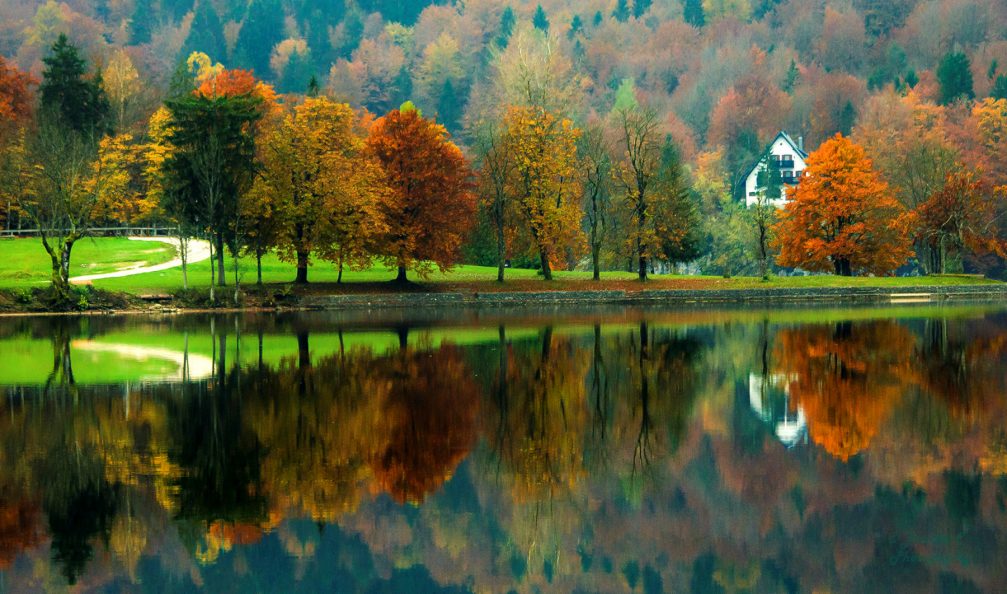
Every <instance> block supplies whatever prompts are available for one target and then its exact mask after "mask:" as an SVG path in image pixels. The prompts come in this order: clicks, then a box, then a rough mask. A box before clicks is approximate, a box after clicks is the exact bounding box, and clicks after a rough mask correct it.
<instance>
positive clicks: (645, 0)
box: [633, 0, 652, 18]
mask: <svg viewBox="0 0 1007 594" xmlns="http://www.w3.org/2000/svg"><path fill="white" fill-rule="evenodd" d="M651 2H652V0H636V2H634V3H633V16H634V17H636V18H640V17H642V16H643V15H645V14H647V11H648V10H650V5H651Z"/></svg>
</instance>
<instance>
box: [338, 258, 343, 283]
mask: <svg viewBox="0 0 1007 594" xmlns="http://www.w3.org/2000/svg"><path fill="white" fill-rule="evenodd" d="M336 284H337V285H341V284H343V259H342V258H339V274H338V275H337V276H336Z"/></svg>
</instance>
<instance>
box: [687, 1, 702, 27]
mask: <svg viewBox="0 0 1007 594" xmlns="http://www.w3.org/2000/svg"><path fill="white" fill-rule="evenodd" d="M682 18H684V19H685V22H687V23H689V24H690V25H692V26H693V27H702V26H703V25H705V24H706V13H705V12H704V11H703V0H685V5H684V6H683V8H682Z"/></svg>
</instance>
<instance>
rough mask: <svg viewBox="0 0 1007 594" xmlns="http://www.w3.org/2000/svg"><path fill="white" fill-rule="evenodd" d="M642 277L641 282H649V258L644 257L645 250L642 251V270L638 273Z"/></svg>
mask: <svg viewBox="0 0 1007 594" xmlns="http://www.w3.org/2000/svg"><path fill="white" fill-rule="evenodd" d="M637 273H638V274H639V276H640V280H642V281H646V280H647V256H644V255H643V249H642V248H641V250H640V268H639V270H638V271H637Z"/></svg>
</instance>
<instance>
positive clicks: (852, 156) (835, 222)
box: [776, 134, 911, 276]
mask: <svg viewBox="0 0 1007 594" xmlns="http://www.w3.org/2000/svg"><path fill="white" fill-rule="evenodd" d="M806 175H807V177H806V179H804V180H803V181H802V182H801V184H800V185H799V186H797V187H796V188H792V189H791V190H789V197H790V202H788V203H787V206H786V208H785V210H784V211H783V212H782V213H781V215H780V222H779V223H777V225H776V237H777V239H776V244H777V247H778V248H779V249H780V255H779V257H778V258H777V262H778V263H779V264H780V265H781V266H794V267H801V268H804V269H807V270H819V271H829V270H832V271H834V272H835V273H836V274H839V275H843V276H851V275H852V274H853V273H854V272H869V273H875V274H883V273H888V272H891V271H892V270H893V269H895V268H898V267H899V266H900V265H902V264H903V263H904V262H905V261H906V260H907V259H908V258H909V256H910V254H911V251H910V249H909V239H908V236H907V233H906V231H905V228H904V227H905V221H904V218H905V217H904V216H903V215H904V213H905V210H904V209H903V207H902V206H901V205H900V204H899V202H898V201H897V200H896V199H895V197H894V196H893V195H892V192H891V190H890V189H889V187H888V184H886V183H885V182H884V181H882V180H880V179H879V178H878V175H877V174H876V173H875V171H874V167H873V165H872V163H871V160H870V159H869V158H868V157H867V155H866V153H865V151H864V149H863V148H862V147H861V146H860V145H858V144H855V143H854V142H852V141H851V140H850V139H848V138H844V137H843V136H842V135H841V134H836V136H835V137H833V138H831V139H829V140H828V141H826V142H825V143H824V144H822V146H821V147H819V149H818V150H817V151H815V152H814V153H812V154H811V155H810V156H809V157H808V168H807V170H806Z"/></svg>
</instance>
